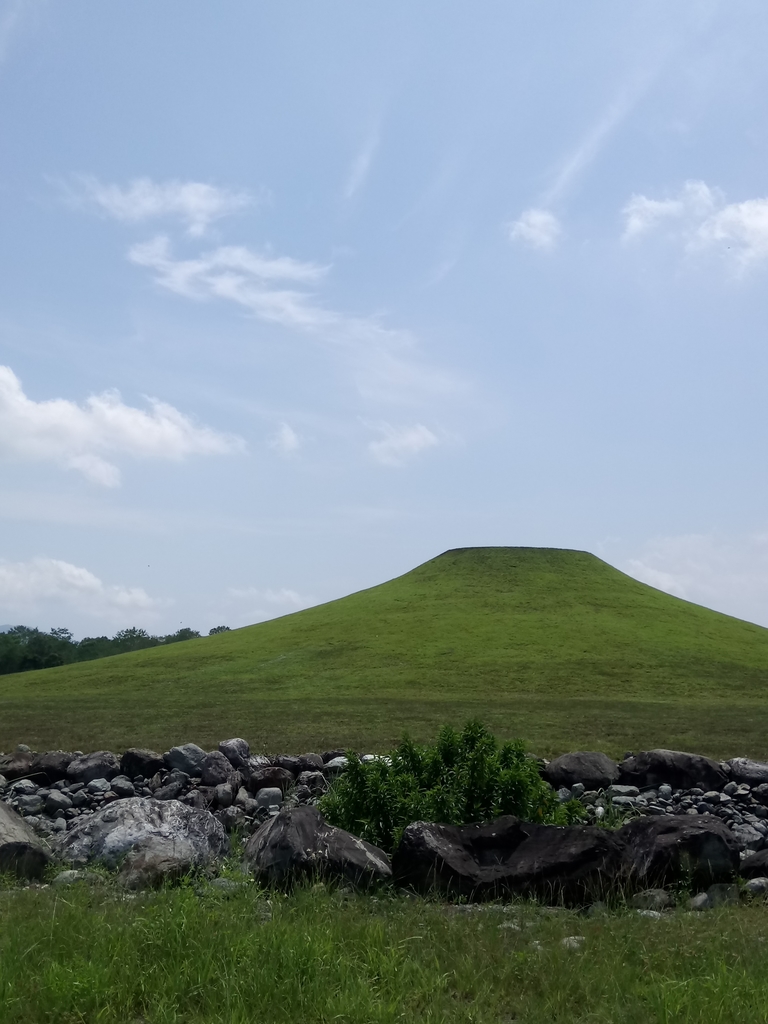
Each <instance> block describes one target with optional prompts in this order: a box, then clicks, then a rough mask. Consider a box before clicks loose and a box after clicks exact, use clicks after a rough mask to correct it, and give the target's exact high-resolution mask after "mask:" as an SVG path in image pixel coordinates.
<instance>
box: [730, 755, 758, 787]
mask: <svg viewBox="0 0 768 1024" xmlns="http://www.w3.org/2000/svg"><path fill="white" fill-rule="evenodd" d="M726 764H727V765H728V767H729V768H730V769H731V779H732V781H733V782H746V783H747V785H749V786H762V785H764V784H765V783H766V782H768V764H766V762H765V761H752V760H751V759H750V758H748V757H733V758H731V760H730V761H727V762H726Z"/></svg>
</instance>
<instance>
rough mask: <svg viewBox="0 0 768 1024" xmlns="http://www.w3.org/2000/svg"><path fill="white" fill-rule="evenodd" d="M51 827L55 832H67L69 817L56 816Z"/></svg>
mask: <svg viewBox="0 0 768 1024" xmlns="http://www.w3.org/2000/svg"><path fill="white" fill-rule="evenodd" d="M51 828H52V829H53V831H54V832H66V831H67V819H66V818H64V817H61V818H54V820H53V824H52V825H51Z"/></svg>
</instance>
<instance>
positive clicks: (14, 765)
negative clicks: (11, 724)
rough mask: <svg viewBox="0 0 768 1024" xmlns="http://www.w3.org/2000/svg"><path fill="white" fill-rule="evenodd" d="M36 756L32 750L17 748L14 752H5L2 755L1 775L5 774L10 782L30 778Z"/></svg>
mask: <svg viewBox="0 0 768 1024" xmlns="http://www.w3.org/2000/svg"><path fill="white" fill-rule="evenodd" d="M34 758H35V755H34V754H33V752H32V751H31V750H16V751H15V752H14V753H13V754H4V755H3V756H2V757H0V775H3V776H5V778H6V779H7V780H8V781H9V782H14V781H15V780H16V779H26V778H29V776H30V775H31V770H32V761H33V760H34Z"/></svg>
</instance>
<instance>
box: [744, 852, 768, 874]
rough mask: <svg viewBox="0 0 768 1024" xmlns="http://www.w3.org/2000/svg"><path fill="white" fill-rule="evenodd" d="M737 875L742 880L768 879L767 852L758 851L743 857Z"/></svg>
mask: <svg viewBox="0 0 768 1024" xmlns="http://www.w3.org/2000/svg"><path fill="white" fill-rule="evenodd" d="M739 874H740V875H741V877H742V878H768V850H758V851H757V853H752V854H750V855H749V857H745V858H744V860H743V861H742V862H741V865H740V867H739Z"/></svg>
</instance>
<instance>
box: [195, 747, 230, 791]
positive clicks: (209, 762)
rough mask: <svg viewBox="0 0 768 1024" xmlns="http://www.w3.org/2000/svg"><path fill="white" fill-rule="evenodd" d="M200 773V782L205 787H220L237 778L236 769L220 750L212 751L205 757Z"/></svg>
mask: <svg viewBox="0 0 768 1024" xmlns="http://www.w3.org/2000/svg"><path fill="white" fill-rule="evenodd" d="M200 771H201V779H200V781H201V782H202V784H203V785H204V786H220V785H221V784H222V783H224V782H229V781H230V779H232V778H234V776H235V769H234V768H233V767H232V763H231V762H230V760H229V758H227V757H226V756H225V755H224V754H222V753H221V751H219V750H212V751H211V752H210V753H209V754H206V755H205V757H204V758H203V763H202V765H201V767H200Z"/></svg>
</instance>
